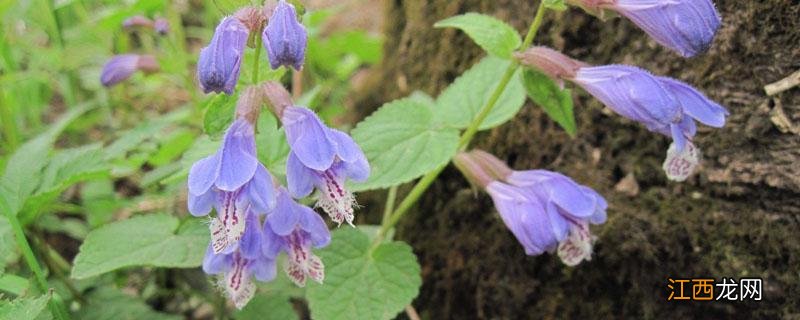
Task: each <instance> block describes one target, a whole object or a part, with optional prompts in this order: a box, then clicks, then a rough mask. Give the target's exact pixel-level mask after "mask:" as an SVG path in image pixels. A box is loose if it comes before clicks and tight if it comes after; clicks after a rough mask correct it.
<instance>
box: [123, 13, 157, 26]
mask: <svg viewBox="0 0 800 320" xmlns="http://www.w3.org/2000/svg"><path fill="white" fill-rule="evenodd" d="M122 27H123V28H125V29H134V28H152V27H153V21H152V20H150V19H148V18H147V17H145V16H141V15H140V16H133V17H130V18H128V19H125V21H123V22H122Z"/></svg>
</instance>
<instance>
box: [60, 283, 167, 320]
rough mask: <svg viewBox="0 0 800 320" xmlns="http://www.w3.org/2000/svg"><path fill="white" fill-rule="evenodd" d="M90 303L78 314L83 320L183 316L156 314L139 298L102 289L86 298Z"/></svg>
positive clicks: (153, 318) (149, 319)
mask: <svg viewBox="0 0 800 320" xmlns="http://www.w3.org/2000/svg"><path fill="white" fill-rule="evenodd" d="M86 300H88V303H87V304H86V305H84V306H83V307H82V308H81V309H80V311H79V312H78V313H77V314H76V317H75V318H77V319H83V320H138V319H148V320H180V319H183V317H181V316H177V315H169V314H165V313H161V312H156V311H155V310H153V309H151V308H150V306H148V305H147V304H145V303H144V301H142V300H141V299H138V298H137V297H133V296H129V295H127V294H124V293H122V292H121V291H119V290H117V289H113V288H109V287H100V288H98V289H97V290H95V291H93V292H92V293H91V294H89V295H88V296H87V297H86Z"/></svg>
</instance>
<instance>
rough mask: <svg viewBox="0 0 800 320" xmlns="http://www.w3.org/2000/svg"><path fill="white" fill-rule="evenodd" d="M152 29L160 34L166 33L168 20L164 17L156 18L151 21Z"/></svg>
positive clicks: (167, 31)
mask: <svg viewBox="0 0 800 320" xmlns="http://www.w3.org/2000/svg"><path fill="white" fill-rule="evenodd" d="M153 29H155V30H156V32H158V34H160V35H162V36H164V35H167V33H169V20H167V19H164V18H158V19H156V21H155V22H153Z"/></svg>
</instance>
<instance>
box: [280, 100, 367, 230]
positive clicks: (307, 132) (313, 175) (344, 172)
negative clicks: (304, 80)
mask: <svg viewBox="0 0 800 320" xmlns="http://www.w3.org/2000/svg"><path fill="white" fill-rule="evenodd" d="M281 121H282V122H283V127H284V129H285V130H286V139H287V140H288V142H289V146H290V147H291V152H290V153H289V159H288V161H287V164H286V181H287V184H288V186H289V192H291V194H292V196H294V197H295V198H298V199H299V198H303V197H306V196H308V195H309V194H311V192H312V191H313V190H314V188H316V189H318V190H319V197H318V201H317V205H318V206H320V207H322V209H324V210H325V212H327V213H328V215H329V216H330V217H331V219H332V220H333V221H334V222H336V223H338V224H341V223H342V222H344V221H347V223H349V224H351V225H352V224H353V207H354V206H356V201H355V197H353V194H352V193H350V191H348V190H347V188H346V187H345V184H344V183H345V180H346V179H348V178H349V179H351V180H353V181H357V182H362V181H365V180H366V179H367V178H368V177H369V171H370V168H369V163H367V158H366V157H365V156H364V153H363V152H362V151H361V148H360V147H359V146H358V145H357V144H356V143H355V142H354V141H353V139H352V138H350V136H348V135H347V134H345V133H344V132H341V131H339V130H336V129H331V128H328V127H327V126H325V125H324V124H323V123H322V121H321V120H320V119H319V117H317V115H316V114H314V112H313V111H311V110H309V109H306V108H302V107H291V106H289V107H286V108H285V109H284V111H283V114H282V116H281Z"/></svg>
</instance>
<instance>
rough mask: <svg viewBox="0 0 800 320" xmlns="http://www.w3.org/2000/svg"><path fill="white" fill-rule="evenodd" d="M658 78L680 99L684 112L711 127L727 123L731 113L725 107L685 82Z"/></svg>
mask: <svg viewBox="0 0 800 320" xmlns="http://www.w3.org/2000/svg"><path fill="white" fill-rule="evenodd" d="M658 80H659V81H661V83H662V84H664V86H665V87H666V88H667V89H668V90H669V91H670V92H671V93H672V94H673V95H674V96H675V98H676V99H678V101H679V102H680V104H681V107H682V108H683V113H685V114H688V115H689V116H691V117H692V118H694V119H696V120H697V121H700V122H701V123H703V124H705V125H707V126H710V127H714V128H722V127H723V126H724V125H725V117H726V116H727V115H728V114H729V113H728V110H726V109H725V108H724V107H722V106H721V105H719V104H717V103H716V102H714V101H713V100H711V99H709V98H707V97H706V96H705V95H703V94H702V93H700V92H699V91H697V89H695V88H693V87H692V86H690V85H688V84H686V83H684V82H681V81H678V80H675V79H671V78H666V77H659V78H658Z"/></svg>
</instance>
